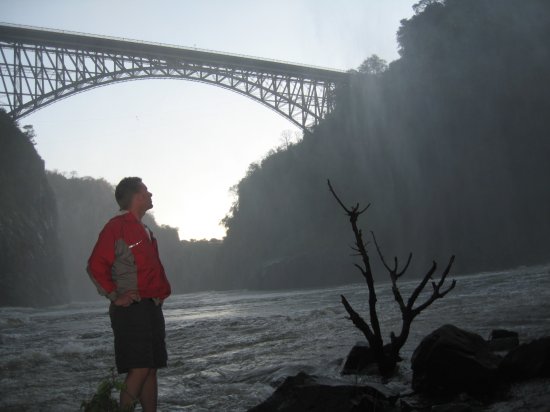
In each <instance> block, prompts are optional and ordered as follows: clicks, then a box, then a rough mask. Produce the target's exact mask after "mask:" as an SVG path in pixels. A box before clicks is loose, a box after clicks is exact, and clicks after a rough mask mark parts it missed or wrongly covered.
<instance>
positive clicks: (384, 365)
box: [327, 180, 456, 375]
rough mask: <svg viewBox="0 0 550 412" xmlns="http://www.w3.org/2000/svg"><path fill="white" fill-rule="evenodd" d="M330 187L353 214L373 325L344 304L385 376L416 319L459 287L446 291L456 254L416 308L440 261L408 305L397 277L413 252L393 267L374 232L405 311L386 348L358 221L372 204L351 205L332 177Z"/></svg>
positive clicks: (400, 307)
mask: <svg viewBox="0 0 550 412" xmlns="http://www.w3.org/2000/svg"><path fill="white" fill-rule="evenodd" d="M327 182H328V186H329V190H330V192H331V193H332V195H333V196H334V198H335V199H336V201H337V202H338V203H339V204H340V206H341V207H342V209H344V210H345V211H346V214H347V215H348V217H349V220H350V223H351V228H352V230H353V234H354V236H355V246H351V249H352V250H353V251H355V252H357V253H355V254H354V255H355V256H360V257H361V260H362V265H360V264H357V263H355V264H354V265H355V267H357V268H358V269H359V270H360V271H361V274H362V275H363V277H364V278H365V281H366V283H367V287H368V291H369V302H368V303H369V314H370V325H369V324H368V323H367V322H366V321H365V320H364V319H363V318H362V317H361V316H360V315H359V314H358V313H357V312H356V311H355V310H354V309H353V308H352V307H351V305H350V304H349V302H348V301H347V299H346V298H345V297H344V296H343V295H342V296H341V297H342V304H343V305H344V307H345V309H346V311H347V312H348V314H349V316H350V319H351V321H352V322H353V324H354V325H355V326H356V327H357V328H358V329H359V330H361V332H363V334H364V335H365V337H366V338H367V341H368V342H369V345H370V346H371V348H372V349H373V351H374V356H375V358H376V362H377V364H378V369H379V371H380V373H381V374H382V375H384V374H388V373H391V371H392V370H393V368H394V367H395V365H396V363H397V362H398V361H399V360H400V357H399V351H400V349H401V348H402V347H403V345H404V344H405V342H406V340H407V338H408V336H409V333H410V327H411V324H412V322H413V320H414V318H415V317H416V316H417V315H418V314H420V312H422V311H423V310H424V309H426V308H427V307H428V306H430V305H431V304H432V303H433V302H435V301H436V300H437V299H441V298H443V297H444V296H445V295H446V294H447V293H449V292H450V291H451V290H453V289H454V287H455V286H456V280H453V281H452V283H451V285H450V286H449V287H448V288H447V289H445V290H442V287H443V285H444V284H445V280H446V278H447V275H448V274H449V272H450V270H451V267H452V265H453V263H454V259H455V257H454V256H452V257H451V259H450V260H449V263H448V265H447V267H446V268H445V270H444V271H443V273H442V275H441V278H440V279H439V280H438V281H437V282H436V281H432V282H431V284H432V289H433V291H432V294H431V295H430V297H429V298H427V299H426V301H425V302H424V303H422V304H421V305H419V306H417V307H416V308H415V307H414V305H415V303H416V300H417V299H418V297H419V296H420V294H421V293H422V291H423V290H424V288H425V287H426V285H427V284H428V282H429V281H430V280H431V279H432V277H433V275H434V273H435V271H436V269H437V263H436V262H435V261H434V262H433V263H432V266H431V268H430V270H428V272H427V273H426V274H425V275H424V277H423V278H422V280H421V281H420V283H419V284H418V286H417V287H416V288H415V289H414V291H413V292H412V294H411V296H410V297H409V299H408V301H407V304H405V301H404V299H403V296H402V295H401V291H400V290H399V287H398V285H397V280H398V279H399V278H400V277H401V276H403V274H404V273H405V272H406V271H407V269H408V268H409V265H410V264H411V261H412V253H409V256H408V258H407V262H406V263H405V266H404V267H403V269H401V270H399V260H398V258H397V256H396V257H394V259H393V267H390V265H389V264H388V262H386V259H385V257H384V254H383V253H382V249H381V247H380V245H379V244H378V241H377V239H376V236H375V235H374V232H372V231H371V234H372V238H373V240H374V244H375V247H376V252H377V254H378V257H379V258H380V261H381V262H382V264H383V266H384V267H385V268H386V270H387V271H388V274H389V276H390V280H391V285H392V293H393V297H394V300H395V301H396V302H397V304H398V305H399V309H400V311H401V318H402V323H401V331H400V333H399V335H398V336H396V335H395V333H394V332H391V333H390V345H389V346H390V347H389V350H387V351H386V350H385V349H384V348H385V347H384V342H383V339H382V334H381V331H380V322H379V320H378V314H377V310H376V301H377V297H376V290H375V287H374V276H373V273H372V268H371V265H370V258H369V255H368V253H367V248H366V244H365V242H364V240H363V232H362V230H361V229H359V227H358V225H357V221H358V219H359V216H360V215H361V214H362V213H364V212H365V211H366V210H367V209H368V208H369V206H370V204H369V205H367V207H365V208H363V209H360V206H359V203H357V204H356V205H355V206H352V207H351V208H347V207H346V206H345V205H344V203H343V202H342V200H341V199H340V198H339V197H338V195H337V194H336V191H335V190H334V188H333V187H332V185H331V183H330V180H328V181H327Z"/></svg>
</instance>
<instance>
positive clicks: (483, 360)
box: [412, 325, 501, 397]
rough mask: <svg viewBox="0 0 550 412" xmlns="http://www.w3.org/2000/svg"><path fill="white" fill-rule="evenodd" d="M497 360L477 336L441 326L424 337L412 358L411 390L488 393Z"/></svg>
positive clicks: (495, 372) (475, 394) (439, 392)
mask: <svg viewBox="0 0 550 412" xmlns="http://www.w3.org/2000/svg"><path fill="white" fill-rule="evenodd" d="M500 359H501V358H500V357H498V356H496V355H495V354H493V353H492V352H491V351H490V349H489V344H488V343H487V342H486V341H485V340H484V339H483V338H482V337H481V336H479V335H477V334H475V333H471V332H467V331H465V330H462V329H459V328H457V327H456V326H453V325H445V326H442V327H440V328H439V329H436V330H435V331H433V332H432V333H431V334H430V335H428V336H426V337H425V338H424V339H423V340H422V342H420V345H418V347H417V348H416V350H415V351H414V354H413V356H412V370H413V381H412V386H413V389H414V390H416V391H418V392H424V393H435V394H441V393H450V394H452V393H459V392H467V393H469V394H470V395H472V396H477V397H479V396H484V395H486V394H488V393H492V392H493V390H494V389H495V387H496V386H497V382H498V381H497V379H496V378H497V371H498V364H499V362H500Z"/></svg>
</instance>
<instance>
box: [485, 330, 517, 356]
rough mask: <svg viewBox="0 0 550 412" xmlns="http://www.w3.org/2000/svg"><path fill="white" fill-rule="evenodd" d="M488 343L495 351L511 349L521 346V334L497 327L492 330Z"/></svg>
mask: <svg viewBox="0 0 550 412" xmlns="http://www.w3.org/2000/svg"><path fill="white" fill-rule="evenodd" d="M488 343H489V348H490V349H491V350H492V351H493V352H503V351H511V350H512V349H514V348H517V347H518V346H519V335H518V333H517V332H513V331H509V330H505V329H495V330H493V331H492V332H491V335H490V336H489V341H488Z"/></svg>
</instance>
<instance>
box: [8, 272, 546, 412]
mask: <svg viewBox="0 0 550 412" xmlns="http://www.w3.org/2000/svg"><path fill="white" fill-rule="evenodd" d="M358 276H359V275H358ZM457 279H458V284H457V286H456V288H455V290H453V291H452V292H451V293H450V294H449V295H447V296H446V297H445V298H444V299H443V300H439V301H437V302H436V303H435V304H434V305H433V306H431V307H430V308H428V309H427V310H426V311H425V312H424V313H422V314H421V315H420V316H419V317H418V318H417V319H416V320H415V322H414V323H413V328H412V333H411V336H410V338H409V341H408V343H407V345H406V346H405V348H404V351H403V353H402V355H403V357H404V358H405V361H404V362H403V363H402V366H401V371H400V376H399V377H398V379H397V381H398V383H397V385H402V386H405V385H407V384H408V383H410V376H411V373H410V369H409V368H410V367H409V364H410V362H409V360H410V356H411V354H412V351H413V350H414V348H415V347H416V345H417V344H418V343H419V341H420V339H421V338H422V337H423V336H425V335H426V334H427V333H429V332H430V331H432V330H433V329H435V328H437V327H439V326H441V325H443V324H445V323H452V324H455V325H457V326H459V327H462V328H465V329H468V330H471V331H474V332H477V333H479V334H481V335H482V336H487V335H488V334H489V332H490V331H491V330H492V329H496V328H506V329H512V330H515V331H517V332H519V334H520V337H521V339H522V340H528V339H532V338H536V337H540V336H542V335H550V267H535V268H521V269H516V270H513V271H507V272H499V273H487V274H478V275H472V276H462V277H458V278H457ZM416 283H417V281H411V282H409V283H403V285H402V290H403V292H404V294H405V296H406V295H407V293H406V292H407V291H410V290H411V289H412V288H413V287H414V286H415V285H416ZM428 288H430V286H429V285H428V287H427V289H428ZM378 290H379V300H378V308H379V312H380V319H381V323H382V325H383V326H385V336H388V334H389V332H390V329H392V328H395V329H397V328H396V326H397V325H399V313H398V312H397V311H396V306H395V303H394V302H393V299H392V296H391V290H390V288H389V285H388V284H380V285H379V286H378ZM340 294H345V295H346V297H347V298H348V300H349V301H350V302H351V303H352V305H354V307H355V308H356V310H358V311H359V312H361V313H364V314H366V308H367V304H366V288H365V287H364V285H363V284H357V285H349V286H345V287H335V288H324V289H315V290H299V291H284V292H249V291H238V292H204V293H195V294H188V295H179V296H173V297H171V298H170V299H169V300H168V301H167V302H166V304H165V306H164V313H165V318H166V327H167V345H168V351H169V367H168V368H166V369H163V370H161V371H160V373H159V384H160V393H159V396H160V401H159V402H160V408H159V409H160V410H161V411H163V412H167V411H217V412H218V411H245V410H246V409H247V408H249V407H252V406H254V405H255V404H257V403H259V402H260V401H262V400H263V399H265V398H266V397H267V396H269V395H270V394H271V393H272V391H273V385H275V384H277V383H279V382H281V381H282V379H284V377H285V376H288V375H293V374H296V373H298V372H299V371H305V372H308V373H312V374H318V375H324V376H338V375H339V371H340V369H341V367H342V362H343V358H344V357H345V355H346V354H347V352H348V351H349V349H350V347H351V346H352V345H353V344H354V343H355V342H356V341H358V340H362V339H364V338H363V337H362V335H361V334H360V333H359V332H358V331H356V330H355V328H354V327H353V325H352V324H351V322H350V321H349V320H347V319H346V317H345V311H344V309H343V307H342V306H341V304H340ZM0 313H1V319H0V410H2V411H76V410H78V408H79V406H80V402H81V401H82V400H83V399H89V398H90V396H91V394H93V392H94V391H95V387H96V385H97V383H98V382H99V381H100V380H101V379H102V378H103V377H105V376H107V375H109V371H110V369H111V367H113V366H114V358H113V342H112V334H111V329H110V324H109V320H108V314H107V303H106V302H93V303H89V302H88V303H75V304H71V305H66V306H59V307H52V308H48V309H24V308H1V309H0ZM349 379H350V381H351V382H353V381H354V379H355V378H353V377H351V378H349Z"/></svg>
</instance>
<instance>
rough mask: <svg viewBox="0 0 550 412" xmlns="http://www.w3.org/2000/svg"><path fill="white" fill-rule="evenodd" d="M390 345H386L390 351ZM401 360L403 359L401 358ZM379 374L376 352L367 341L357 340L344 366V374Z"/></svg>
mask: <svg viewBox="0 0 550 412" xmlns="http://www.w3.org/2000/svg"><path fill="white" fill-rule="evenodd" d="M389 348H390V346H389V345H385V346H384V350H385V351H386V352H387V353H388V352H389ZM398 360H399V361H401V360H402V359H401V358H399V359H398ZM370 373H373V374H378V365H377V364H376V358H375V357H374V353H373V351H372V349H371V348H370V346H369V345H368V343H367V342H363V341H360V342H357V343H356V344H355V345H354V346H353V348H351V350H350V352H349V353H348V356H347V358H346V362H345V363H344V367H343V369H342V375H356V374H370Z"/></svg>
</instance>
